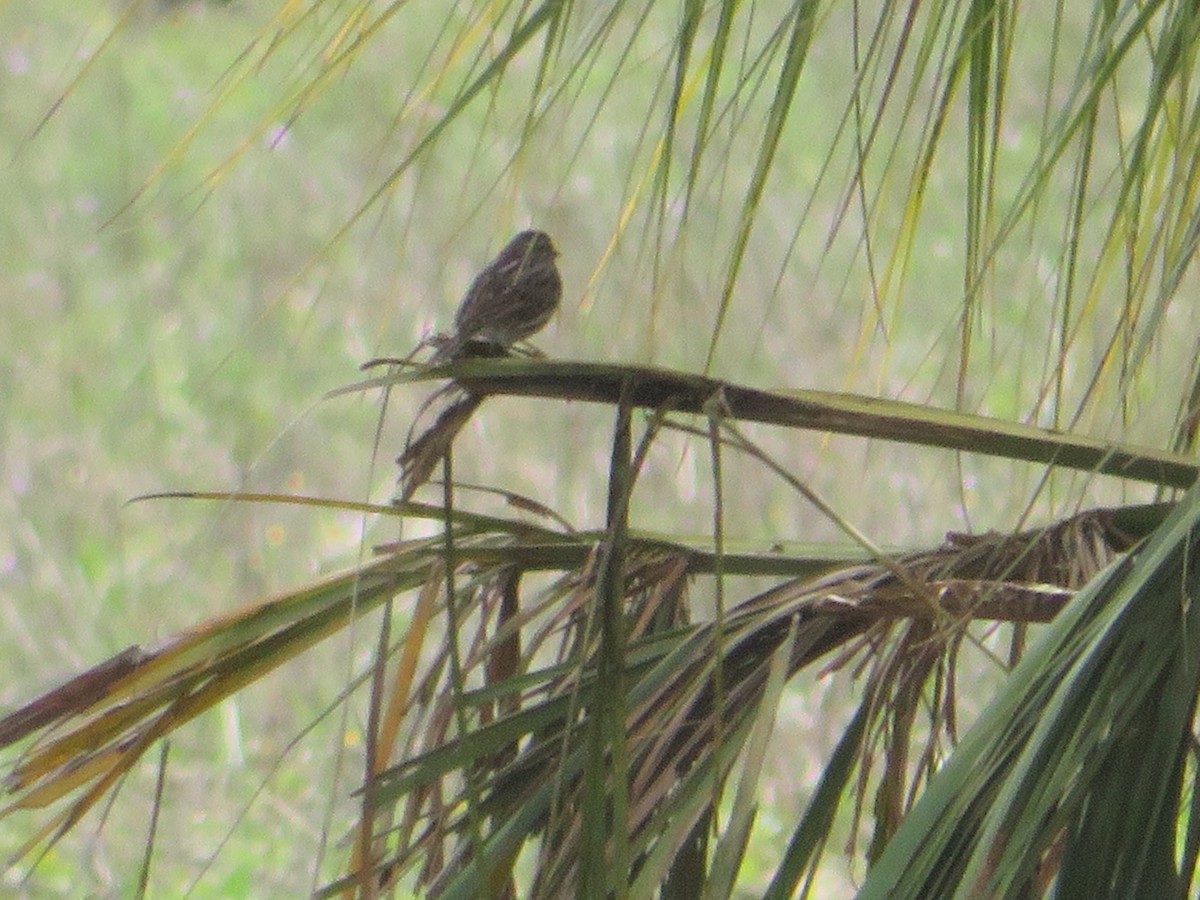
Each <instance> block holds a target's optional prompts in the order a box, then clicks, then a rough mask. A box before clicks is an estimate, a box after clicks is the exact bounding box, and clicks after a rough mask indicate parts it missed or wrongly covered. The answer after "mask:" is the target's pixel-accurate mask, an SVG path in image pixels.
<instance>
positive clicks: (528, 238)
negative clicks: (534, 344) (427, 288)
mask: <svg viewBox="0 0 1200 900" xmlns="http://www.w3.org/2000/svg"><path fill="white" fill-rule="evenodd" d="M557 258H558V250H556V249H555V247H554V242H553V241H551V240H550V235H548V234H546V232H544V231H534V230H528V231H522V232H521V233H520V234H518V235H517V236H516V237H514V238H513V239H512V240H511V241H509V242H508V243H507V244H506V245H505V247H504V249H503V250H501V251H500V252H499V253H498V254H497V255H496V258H495V259H493V260H492V261H491V262H490V263H488V265H487V266H486V267H485V268H484V269H483V271H481V272H480V273H479V274H478V275H476V276H475V280H474V281H473V282H471V287H470V288H469V289H468V290H467V294H466V296H465V297H463V300H462V303H460V304H459V307H458V312H456V313H455V314H454V333H453V334H451V335H450V336H448V337H443V338H441V339H440V341H438V342H436V343H435V347H436V350H435V352H434V355H433V362H435V363H439V362H448V361H450V360H454V359H458V358H459V357H461V356H464V355H468V354H467V353H466V352H465V351H467V349H468V348H472V349H474V347H475V346H476V345H479V344H483V345H489V347H490V348H491V349H492V350H493V351H495V350H500V351H503V350H507V349H508V348H509V347H511V346H512V345H513V344H515V343H517V342H518V341H523V340H525V339H526V338H528V337H530V336H531V335H533V334H536V333H537V332H538V331H540V330H541V329H542V328H543V327H545V325H546V323H547V322H549V321H550V317H551V316H553V315H554V313H555V311H557V309H558V304H559V301H560V300H561V299H562V277H561V276H560V275H559V274H558V266H557V265H556V264H555V259H557ZM489 355H490V354H489Z"/></svg>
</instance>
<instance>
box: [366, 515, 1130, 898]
mask: <svg viewBox="0 0 1200 900" xmlns="http://www.w3.org/2000/svg"><path fill="white" fill-rule="evenodd" d="M1132 541H1133V538H1132V537H1131V535H1130V534H1129V533H1128V532H1127V531H1126V530H1125V529H1124V528H1123V527H1122V526H1121V524H1120V520H1119V517H1118V516H1117V515H1116V514H1114V513H1113V512H1109V511H1093V512H1088V513H1083V514H1080V515H1078V516H1075V517H1072V518H1071V519H1068V520H1066V521H1064V522H1061V523H1058V524H1056V525H1054V526H1052V527H1050V528H1046V529H1042V530H1039V531H1036V532H1029V533H1023V534H1018V535H1008V536H1003V535H985V536H980V537H968V536H963V535H950V536H949V537H948V539H947V541H946V542H945V543H944V544H943V545H942V546H940V547H938V548H936V549H934V550H931V551H927V552H922V553H916V554H910V555H905V556H902V557H899V558H897V559H895V560H893V561H891V563H890V564H887V565H884V564H862V565H857V566H853V567H850V568H845V569H841V570H838V571H834V572H830V573H828V574H826V575H824V576H821V577H817V578H805V579H797V580H794V581H791V582H788V583H785V584H781V585H779V586H777V587H775V588H772V589H771V590H769V591H766V592H764V593H762V594H760V595H758V596H756V597H754V598H751V599H749V600H747V601H745V602H744V603H742V604H740V605H738V606H737V607H735V608H733V609H731V610H730V611H729V612H728V614H727V616H726V617H725V619H724V621H723V623H721V624H720V625H718V624H717V623H714V622H709V623H705V624H702V625H696V624H688V619H687V611H686V610H687V606H686V603H685V600H686V593H687V582H688V577H687V576H688V573H689V572H690V571H691V570H692V569H693V566H692V560H691V558H690V557H689V554H687V553H685V552H682V551H676V552H669V551H666V550H663V549H661V548H641V549H638V550H637V551H636V552H634V553H633V556H632V557H631V559H630V565H629V570H628V574H629V578H628V581H627V585H628V591H627V593H626V596H625V603H626V609H627V621H628V623H629V626H630V630H629V635H628V643H627V651H628V654H627V657H626V659H625V670H624V677H623V680H624V685H625V688H626V708H627V711H628V715H627V720H626V741H627V747H628V753H629V764H628V786H629V830H630V833H629V842H630V845H631V848H632V850H633V853H634V857H635V859H636V860H638V864H637V867H636V871H635V872H634V873H632V877H633V878H634V879H639V878H641V879H643V880H644V882H645V884H647V885H649V884H653V883H659V882H661V880H662V879H663V878H665V877H666V875H667V873H668V871H669V868H670V866H669V863H670V862H672V861H674V860H676V858H677V857H679V856H681V855H683V854H684V853H685V851H686V849H687V841H688V838H689V836H690V835H691V834H692V832H693V829H694V828H695V827H696V826H697V825H700V824H703V822H704V821H705V820H706V817H707V816H709V815H711V809H712V805H713V801H714V800H715V799H717V798H716V797H715V796H714V794H713V784H714V781H713V779H714V777H719V776H723V775H724V773H726V772H728V771H729V768H730V766H731V765H732V763H733V761H734V760H735V759H736V758H737V755H738V754H737V753H736V752H735V751H736V749H737V748H739V747H740V746H741V745H742V743H743V742H744V741H745V740H746V738H747V736H748V735H749V734H750V732H751V731H752V730H753V729H754V727H755V723H756V721H757V720H758V719H759V717H760V716H762V715H763V714H764V711H763V710H762V709H761V706H760V705H761V704H762V702H763V698H764V695H765V692H766V690H767V684H768V676H769V672H770V670H771V661H772V659H773V658H774V657H775V655H776V653H777V652H780V651H781V648H784V650H785V651H786V661H787V662H786V665H787V672H788V673H789V674H791V673H794V672H796V671H799V670H800V669H803V668H805V667H808V666H811V665H812V664H814V663H815V662H817V661H818V660H821V659H823V658H827V657H830V655H831V654H836V655H835V656H834V657H833V659H832V661H831V662H830V663H829V665H828V667H827V668H829V669H835V668H842V667H845V666H849V665H852V664H853V665H855V666H857V667H858V668H859V669H864V670H866V671H867V672H868V677H867V691H866V695H867V697H868V698H869V700H868V701H867V702H866V703H865V705H869V706H870V707H871V709H872V716H871V718H870V723H869V727H868V728H867V730H866V735H867V736H866V738H865V741H864V744H863V752H864V753H869V754H875V753H876V752H877V751H882V753H881V754H880V755H881V756H882V757H883V759H884V760H885V764H884V765H883V767H882V771H881V773H878V774H879V777H878V780H877V782H878V783H877V789H876V800H875V803H874V807H873V809H874V812H875V815H876V818H877V821H878V823H879V825H878V828H877V843H878V844H879V845H882V842H883V841H884V840H886V838H887V837H888V836H890V833H891V831H892V829H894V827H895V824H896V822H897V821H898V820H899V818H900V816H901V815H902V814H903V812H904V811H905V809H906V808H907V806H908V804H909V802H910V801H911V798H912V796H913V795H914V793H915V791H916V784H915V783H914V784H911V785H910V784H909V779H910V778H914V777H915V779H917V780H920V779H924V778H925V777H927V776H928V774H929V772H930V771H931V769H932V767H933V765H934V764H935V763H936V762H937V760H938V759H939V755H938V749H937V747H938V742H939V741H945V740H947V739H952V738H953V729H954V722H955V720H956V715H955V712H954V706H955V692H954V678H953V670H954V662H955V654H956V652H957V649H958V646H959V645H960V644H961V642H962V641H963V640H966V639H968V632H967V627H968V625H970V624H971V623H972V622H974V621H978V620H980V619H986V620H991V621H1002V622H1029V621H1046V620H1048V619H1049V618H1051V617H1052V616H1053V615H1054V613H1055V612H1056V611H1057V610H1058V609H1059V608H1061V606H1062V605H1063V604H1064V603H1065V602H1066V600H1067V599H1068V598H1069V597H1070V595H1071V592H1072V591H1073V590H1074V589H1075V588H1077V587H1078V586H1080V585H1081V584H1083V583H1084V582H1085V581H1086V580H1087V579H1088V578H1089V577H1090V576H1091V575H1092V574H1094V573H1095V572H1096V571H1098V570H1099V568H1101V567H1103V566H1104V565H1105V564H1106V563H1107V562H1109V561H1111V560H1112V559H1113V558H1115V556H1116V555H1118V554H1120V553H1122V552H1124V551H1125V550H1126V549H1128V547H1129V546H1130V545H1131V543H1132ZM897 568H899V569H901V570H902V571H903V573H904V575H905V576H906V578H904V579H901V578H898V577H897V573H896V569H897ZM592 573H593V569H592V568H591V567H585V568H584V569H582V570H581V571H579V572H577V573H573V574H571V575H568V576H565V577H563V578H561V579H559V580H557V581H555V582H554V583H553V585H551V586H549V587H548V588H546V589H545V590H543V591H541V592H540V593H538V594H537V600H536V601H535V602H534V604H533V605H532V606H531V607H530V608H528V609H527V610H524V611H522V613H521V614H520V615H519V616H515V617H514V616H512V615H511V614H510V615H509V616H508V617H507V618H503V619H501V618H497V617H498V616H499V611H500V609H501V606H502V604H501V603H500V601H499V600H498V599H497V598H501V597H505V596H511V577H512V575H511V572H510V571H506V570H505V569H503V568H498V569H494V570H492V571H491V572H490V573H487V572H482V571H481V572H479V573H478V574H477V575H476V576H473V578H472V585H471V587H470V588H468V589H467V590H465V591H464V592H463V593H462V595H461V597H462V599H463V605H462V607H461V610H460V611H461V612H462V613H463V614H464V615H466V616H470V617H474V618H473V622H474V626H473V629H472V631H471V633H470V634H469V635H467V634H464V635H460V639H462V640H463V641H464V644H465V652H464V653H463V658H464V660H465V663H464V673H463V675H464V679H465V680H466V681H467V682H468V687H467V690H466V692H465V694H463V695H462V696H457V695H456V692H455V688H454V685H453V684H451V683H450V679H449V678H448V677H447V672H446V671H445V667H444V665H441V664H440V663H439V664H435V665H434V666H433V667H431V668H430V670H429V671H428V672H427V674H426V677H425V679H424V681H423V682H422V685H421V687H420V688H419V689H418V690H416V691H415V692H414V698H424V699H423V700H422V699H414V702H413V705H412V706H411V708H410V709H409V710H408V715H409V716H410V717H411V720H412V727H411V729H409V733H410V734H412V735H414V736H419V737H414V743H413V744H412V745H411V746H410V747H409V748H408V754H407V759H406V761H405V762H404V763H402V764H401V765H399V766H397V767H395V768H394V769H392V770H390V771H388V772H385V773H383V775H382V776H381V777H380V779H379V781H378V783H377V784H376V785H375V786H374V789H375V790H376V792H377V798H378V799H379V800H380V802H382V803H384V804H390V803H394V804H397V806H398V807H399V809H400V810H402V812H401V814H400V815H398V816H397V817H396V820H397V821H398V822H400V823H401V824H400V825H398V826H397V827H396V828H395V829H394V830H393V831H392V832H391V833H390V834H388V835H381V836H380V840H381V842H385V843H387V844H388V845H389V846H390V847H391V848H392V849H391V850H389V851H387V852H382V851H381V852H380V857H381V859H384V860H386V869H387V871H389V872H392V873H398V872H402V871H406V870H408V869H410V868H411V867H413V866H415V865H418V866H420V877H419V881H420V882H421V883H423V884H425V885H427V886H429V888H430V890H431V893H432V894H433V895H441V894H443V893H446V894H454V893H456V892H457V891H458V890H460V889H466V890H470V889H471V888H470V885H475V886H476V887H478V885H479V884H480V883H482V884H485V885H486V886H487V889H489V890H492V889H496V888H497V886H498V885H502V884H507V883H508V881H509V879H510V878H511V868H512V864H513V860H515V858H516V856H517V855H518V853H519V852H520V850H521V849H522V847H523V845H524V844H525V842H526V841H529V840H532V839H533V838H535V837H537V838H538V839H539V840H538V842H537V846H538V848H539V849H538V853H537V865H536V874H535V880H534V886H533V893H532V896H544V897H552V896H562V895H564V893H570V891H571V889H572V886H573V885H574V884H575V883H576V881H575V879H576V878H577V877H578V873H577V871H576V868H575V866H576V861H577V860H578V859H579V854H580V842H581V841H582V840H584V833H583V830H582V828H581V818H580V810H581V809H582V807H583V804H584V799H583V790H584V780H585V774H584V773H585V768H586V765H585V760H586V743H585V742H586V735H587V716H588V712H589V710H590V709H592V708H593V706H594V704H595V702H596V699H597V695H598V693H599V692H601V691H603V689H604V685H603V684H600V683H598V682H597V681H596V671H595V668H594V665H593V664H592V660H594V659H595V657H596V654H597V652H598V647H597V641H598V637H597V632H596V629H595V628H594V625H593V624H591V623H590V622H589V619H590V617H591V616H592V615H593V614H594V610H595V609H596V608H597V605H598V603H597V599H596V597H595V595H594V588H595V581H594V578H593V575H592ZM914 583H915V584H918V585H920V586H921V588H922V591H921V593H920V594H919V595H914V594H913V593H912V591H911V585H912V584H914ZM510 613H511V610H510ZM488 621H495V622H497V623H499V624H498V627H496V630H495V631H494V632H493V635H492V637H490V638H489V637H488V635H487V632H488V626H487V622H488ZM523 624H524V625H526V626H527V631H528V633H529V635H530V638H529V640H528V641H525V642H523V643H522V645H521V649H520V651H519V652H518V654H517V655H518V658H519V662H517V663H515V665H514V662H513V659H512V657H511V656H510V657H509V658H508V659H509V662H508V665H509V667H510V669H512V668H515V669H516V671H517V672H519V673H520V674H517V675H514V676H511V677H510V678H509V679H508V680H507V681H501V682H497V681H495V680H494V679H493V678H491V677H490V673H489V670H488V668H487V667H488V665H489V660H491V659H492V657H493V654H495V653H498V652H499V651H500V649H501V648H502V647H506V648H508V650H509V652H510V653H511V652H512V650H513V647H514V645H513V643H512V641H513V640H514V638H515V635H516V634H517V633H518V630H519V629H520V627H521V626H522V625H523ZM548 654H549V655H550V657H551V658H549V659H547V655H548ZM456 703H458V704H463V705H465V707H466V708H467V709H469V710H470V712H471V721H472V722H473V723H474V725H475V726H476V727H474V728H473V730H472V731H471V733H470V735H469V737H465V736H462V735H456V734H454V727H453V716H452V715H451V711H452V710H453V709H454V708H455V704H456ZM922 708H924V709H925V710H926V715H927V718H928V723H927V725H926V727H925V729H924V733H925V734H926V741H927V746H926V748H925V750H924V751H923V752H922V753H921V754H920V761H919V763H918V764H916V765H915V766H914V765H911V764H910V763H909V748H910V747H911V745H912V743H913V740H914V738H913V735H914V732H915V731H916V730H919V729H916V724H917V714H918V711H919V710H920V709H922ZM869 774H870V769H869V767H864V769H863V773H862V778H861V781H860V796H862V792H864V791H865V790H866V787H867V783H868V779H867V776H868V775H869ZM472 794H474V795H475V797H476V800H477V803H478V814H479V816H480V817H481V819H482V823H480V822H477V823H476V824H477V825H479V832H478V833H477V834H474V835H473V834H472V826H471V822H470V816H469V815H468V814H467V813H465V812H464V810H465V809H469V808H470V807H471V799H470V798H471V795H472ZM668 825H669V827H668ZM476 839H481V840H482V842H483V843H482V846H479V845H477V844H476V843H475V841H476ZM664 842H665V843H666V844H669V845H670V846H667V847H665V848H664V846H663V843H664ZM381 864H382V863H381ZM480 879H482V882H481V881H479V880H480Z"/></svg>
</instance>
